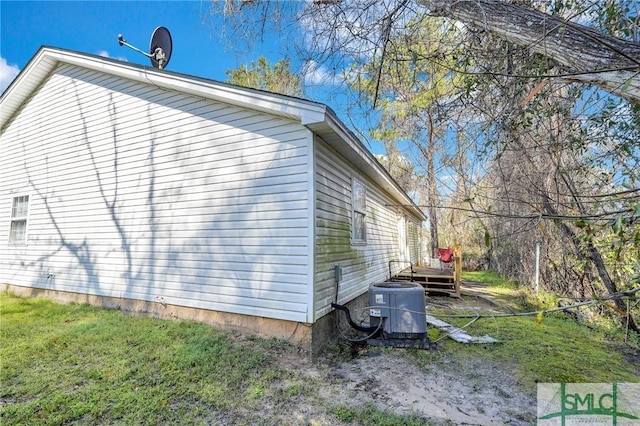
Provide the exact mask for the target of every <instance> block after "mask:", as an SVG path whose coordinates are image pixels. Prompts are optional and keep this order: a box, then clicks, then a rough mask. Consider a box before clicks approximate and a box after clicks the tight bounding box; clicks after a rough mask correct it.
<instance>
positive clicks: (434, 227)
mask: <svg viewBox="0 0 640 426" xmlns="http://www.w3.org/2000/svg"><path fill="white" fill-rule="evenodd" d="M434 132H435V130H434V125H433V116H432V115H431V112H429V146H428V148H427V152H428V156H427V168H428V169H427V193H428V198H429V201H428V203H429V228H430V230H431V255H432V256H433V257H434V258H436V257H438V248H439V245H440V242H439V237H438V214H437V213H438V212H437V209H436V206H437V205H438V187H437V186H436V170H435V164H434V156H435V149H436V143H435V133H434Z"/></svg>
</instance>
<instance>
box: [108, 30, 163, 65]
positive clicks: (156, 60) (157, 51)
mask: <svg viewBox="0 0 640 426" xmlns="http://www.w3.org/2000/svg"><path fill="white" fill-rule="evenodd" d="M118 44H119V45H120V46H127V47H129V48H131V49H133V50H135V51H136V52H138V53H142V54H143V55H144V56H146V57H148V58H149V59H151V65H153V66H154V68H158V69H164V68H165V67H166V66H167V65H168V64H169V59H171V51H172V50H173V42H172V41H171V34H170V33H169V30H168V29H166V28H165V27H158V28H156V29H155V30H154V31H153V34H151V42H150V43H149V53H146V52H144V51H142V50H140V49H138V48H137V47H135V46H132V45H130V44H129V43H127V41H126V40H125V39H124V37H123V36H122V34H118Z"/></svg>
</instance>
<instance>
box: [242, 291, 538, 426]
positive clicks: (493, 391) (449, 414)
mask: <svg viewBox="0 0 640 426" xmlns="http://www.w3.org/2000/svg"><path fill="white" fill-rule="evenodd" d="M428 303H429V302H428ZM432 303H435V304H442V303H444V304H448V305H450V304H452V303H453V304H456V307H462V306H465V307H474V308H477V309H486V310H493V309H495V308H496V306H495V305H493V304H492V302H491V299H490V297H489V298H487V297H485V296H483V295H481V294H475V293H473V289H471V291H470V292H467V294H466V295H465V296H464V297H463V298H462V299H459V300H454V299H451V298H447V297H445V298H434V299H433V300H432ZM403 351H406V350H405V349H381V348H376V347H368V348H365V349H362V350H360V351H359V352H358V353H357V354H356V355H355V356H354V357H353V358H352V359H349V357H346V358H345V357H343V358H341V359H340V360H335V359H333V360H332V359H331V357H328V358H327V359H324V360H323V359H320V360H316V361H314V362H312V361H310V360H308V359H305V358H304V357H300V356H295V354H286V355H283V356H282V358H281V359H280V363H281V366H283V367H285V368H287V369H289V370H290V371H293V372H295V374H294V375H293V377H296V379H294V380H295V381H296V382H297V383H298V384H301V386H304V387H305V388H306V389H305V391H304V392H299V393H297V394H294V395H288V396H287V398H282V400H277V399H270V400H266V401H265V400H263V401H261V403H262V406H261V414H260V419H258V418H255V417H253V416H252V415H250V414H249V413H244V415H241V417H243V418H244V420H245V421H246V422H247V423H249V424H256V423H267V424H285V425H286V424H289V425H336V424H350V425H353V424H358V423H354V422H350V421H348V419H347V421H346V422H342V423H341V420H340V419H338V417H336V415H335V413H332V412H331V409H332V407H336V406H341V407H347V408H362V407H367V406H369V407H370V406H375V407H377V408H378V409H380V410H383V411H385V412H388V413H393V414H397V415H415V416H417V417H419V418H420V419H423V420H424V422H425V423H428V424H436V425H440V424H442V425H507V424H508V425H528V424H534V423H535V418H536V401H535V396H533V395H526V394H525V393H523V392H522V391H521V390H519V388H518V386H517V383H515V381H514V380H513V379H512V378H511V375H510V372H509V371H505V370H504V369H501V368H499V367H498V366H494V365H490V364H487V363H484V362H481V361H479V360H476V361H473V360H471V361H469V362H465V363H461V362H460V361H456V360H453V359H451V360H450V359H447V357H446V355H445V354H443V353H442V352H440V353H434V357H436V358H437V362H434V365H433V366H428V367H426V368H424V367H420V366H418V365H416V363H415V362H413V360H411V359H409V357H406V356H403V355H404V354H403ZM436 351H437V349H436ZM289 385H290V384H289ZM283 386H287V384H283ZM290 389H291V388H290ZM237 414H241V413H237Z"/></svg>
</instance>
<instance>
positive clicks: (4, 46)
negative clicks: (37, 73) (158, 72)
mask: <svg viewBox="0 0 640 426" xmlns="http://www.w3.org/2000/svg"><path fill="white" fill-rule="evenodd" d="M209 5H210V2H207V1H173V2H165V1H147V2H138V1H105V2H102V1H88V2H86V1H44V2H36V1H5V0H3V1H2V2H0V20H1V30H0V37H1V38H0V40H1V41H2V42H1V45H0V57H2V59H4V61H6V63H7V65H9V66H15V67H17V68H18V69H22V68H23V67H24V66H25V65H26V63H27V62H28V61H29V59H31V57H32V56H33V55H34V54H35V52H36V51H37V50H38V48H40V46H42V45H47V46H54V47H61V48H65V49H71V50H77V51H80V52H86V53H93V54H101V55H106V56H110V57H112V58H117V59H124V60H126V61H129V62H135V63H143V64H147V63H148V62H149V60H148V59H146V58H145V57H144V56H142V55H141V54H139V53H136V52H134V51H133V50H131V49H128V48H126V47H121V46H119V45H118V40H117V36H118V34H122V35H123V36H124V37H125V39H126V40H127V41H128V42H129V43H131V44H133V45H134V46H136V47H138V48H140V49H142V50H145V51H146V50H148V47H149V38H150V36H151V34H152V32H153V30H154V29H155V28H156V27H157V26H165V27H167V28H168V29H169V30H170V31H171V34H172V38H173V42H174V52H173V55H172V57H171V62H170V64H169V67H168V69H171V70H172V71H176V72H182V73H186V74H193V75H198V76H201V77H207V78H213V79H216V80H225V79H226V76H225V71H226V70H227V69H230V68H237V67H238V66H239V65H240V64H243V63H247V62H250V61H251V60H255V59H257V58H258V57H259V56H261V55H264V56H266V57H267V59H270V60H277V59H279V58H280V57H281V56H280V55H279V54H278V45H277V42H267V43H259V42H257V43H254V44H253V46H252V47H253V48H252V51H250V52H246V51H245V52H241V51H239V50H238V49H236V51H235V52H232V51H230V50H229V49H228V48H225V46H224V45H223V44H222V43H221V38H220V30H219V25H215V22H214V20H213V19H211V18H207V13H208V11H209ZM3 77H4V76H3ZM4 82H5V81H4V80H3V83H4Z"/></svg>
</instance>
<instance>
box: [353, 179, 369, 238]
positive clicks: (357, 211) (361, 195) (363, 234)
mask: <svg viewBox="0 0 640 426" xmlns="http://www.w3.org/2000/svg"><path fill="white" fill-rule="evenodd" d="M351 205H352V208H353V226H352V238H353V242H354V243H366V242H367V192H366V189H365V187H364V185H363V184H362V183H361V182H359V181H357V180H356V179H352V181H351Z"/></svg>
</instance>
